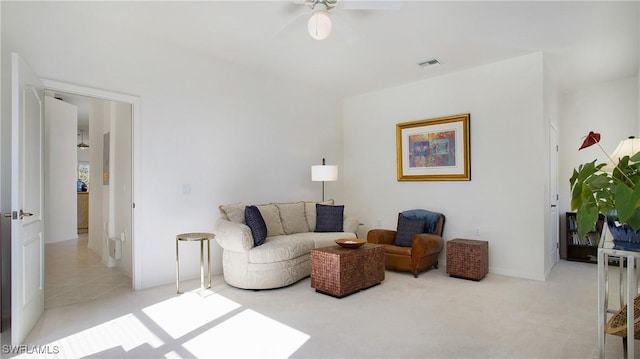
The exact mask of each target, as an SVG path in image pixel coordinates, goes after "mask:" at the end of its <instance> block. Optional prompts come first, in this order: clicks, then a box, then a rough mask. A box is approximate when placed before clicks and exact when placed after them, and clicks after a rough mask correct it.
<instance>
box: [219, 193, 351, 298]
mask: <svg viewBox="0 0 640 359" xmlns="http://www.w3.org/2000/svg"><path fill="white" fill-rule="evenodd" d="M321 204H327V205H333V200H329V201H325V202H321ZM256 206H257V207H258V209H259V210H260V214H261V215H262V217H263V219H264V221H265V224H266V226H267V238H266V240H265V241H264V243H263V244H261V245H259V246H255V245H254V241H253V236H252V232H251V229H250V228H249V227H248V226H247V225H246V224H245V223H244V209H245V207H246V205H245V204H243V203H236V204H230V205H222V206H220V207H219V209H220V219H219V220H218V222H217V223H216V228H215V234H216V237H215V239H216V242H217V243H218V244H219V245H220V246H221V247H222V249H223V252H222V270H223V276H224V280H225V281H226V282H227V283H228V284H229V285H232V286H234V287H238V288H244V289H269V288H279V287H284V286H287V285H290V284H292V283H295V282H297V281H299V280H301V279H303V278H305V277H308V276H309V275H310V274H311V263H310V252H311V250H312V249H314V248H321V247H328V246H332V245H336V243H335V240H336V239H339V238H356V237H357V235H356V233H357V230H358V226H359V223H358V221H357V220H356V219H355V218H353V217H349V216H344V217H343V223H342V225H343V230H344V232H314V230H315V228H316V202H290V203H268V204H262V205H256Z"/></svg>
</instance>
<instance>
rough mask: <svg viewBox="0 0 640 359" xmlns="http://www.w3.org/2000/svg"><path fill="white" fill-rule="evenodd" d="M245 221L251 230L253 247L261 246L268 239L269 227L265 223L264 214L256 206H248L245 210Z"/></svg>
mask: <svg viewBox="0 0 640 359" xmlns="http://www.w3.org/2000/svg"><path fill="white" fill-rule="evenodd" d="M244 221H245V223H246V224H247V226H249V228H251V234H252V235H253V245H255V246H259V245H261V244H262V243H264V240H265V239H267V225H266V224H265V223H264V219H263V218H262V214H260V210H259V209H258V207H256V206H246V207H245V209H244Z"/></svg>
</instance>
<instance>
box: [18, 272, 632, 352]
mask: <svg viewBox="0 0 640 359" xmlns="http://www.w3.org/2000/svg"><path fill="white" fill-rule="evenodd" d="M616 270H617V268H613V269H612V271H616ZM198 285H199V280H191V281H185V282H182V283H181V287H182V289H183V290H184V289H189V288H191V289H193V291H192V292H188V293H186V294H183V295H177V294H176V293H175V285H166V286H161V287H156V288H151V289H146V290H142V291H138V292H129V293H126V294H118V295H114V296H110V297H106V298H102V299H99V300H94V301H90V302H86V303H79V304H75V305H70V306H63V307H58V308H52V309H48V310H46V311H45V314H44V315H43V316H42V318H41V319H40V321H39V322H38V324H37V325H36V327H35V329H34V330H33V332H32V333H31V334H30V335H29V337H28V338H27V341H26V343H25V344H27V345H29V346H42V347H43V348H46V349H48V350H49V351H50V352H51V351H54V349H56V350H57V351H58V352H57V353H50V355H48V356H47V357H60V358H80V357H92V358H100V357H104V358H136V357H139V358H234V357H240V358H263V357H265V358H266V357H272V358H285V357H291V358H598V356H599V355H598V342H597V340H598V335H597V266H596V265H593V264H587V263H578V262H567V261H560V263H558V265H557V266H556V267H555V268H554V270H553V272H552V274H551V275H550V277H549V278H548V280H546V281H535V280H526V279H519V278H513V277H507V276H502V275H495V274H489V275H488V276H487V277H485V278H484V279H483V280H481V281H478V282H475V281H470V280H463V279H458V278H450V277H448V276H447V275H446V273H445V270H444V268H440V269H438V270H430V271H427V272H423V273H421V274H420V276H419V277H418V278H417V279H416V278H413V276H412V275H411V274H410V273H401V272H390V271H387V272H386V278H385V280H384V282H383V283H382V284H380V285H378V286H375V287H372V288H369V289H366V290H363V291H360V292H358V293H355V294H353V295H351V296H348V297H345V298H342V299H337V298H333V297H330V296H327V295H324V294H319V293H316V292H315V291H314V290H313V289H312V288H310V279H309V278H306V279H304V280H302V281H300V282H298V283H296V284H294V285H291V286H289V287H286V288H280V289H274V290H262V291H252V290H241V289H237V288H233V287H230V286H228V285H227V284H225V283H224V281H223V279H222V277H221V276H216V277H215V278H214V282H213V287H212V288H211V289H210V290H207V291H205V292H199V290H197V287H198ZM612 285H615V283H614V284H612ZM611 292H612V293H616V289H615V288H612V289H611ZM638 346H640V342H638V341H636V347H638ZM606 354H607V358H620V357H622V341H621V339H620V338H618V337H612V336H608V337H607V345H606ZM34 355H36V354H34V353H31V354H29V353H26V354H25V353H23V354H22V355H20V356H19V357H34ZM636 357H640V350H636Z"/></svg>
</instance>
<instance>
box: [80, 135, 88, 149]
mask: <svg viewBox="0 0 640 359" xmlns="http://www.w3.org/2000/svg"><path fill="white" fill-rule="evenodd" d="M80 136H82V137H81V140H80V143H79V144H78V148H79V149H81V150H86V149H87V148H89V145H88V144H86V143H84V131H80Z"/></svg>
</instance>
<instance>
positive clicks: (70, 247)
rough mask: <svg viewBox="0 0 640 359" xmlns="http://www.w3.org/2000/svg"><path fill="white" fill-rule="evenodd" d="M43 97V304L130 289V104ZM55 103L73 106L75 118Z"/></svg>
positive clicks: (53, 95) (55, 93)
mask: <svg viewBox="0 0 640 359" xmlns="http://www.w3.org/2000/svg"><path fill="white" fill-rule="evenodd" d="M46 94H47V96H46V101H45V124H47V126H45V127H46V130H45V145H46V147H45V152H46V153H51V154H52V155H50V156H48V157H49V158H47V156H45V163H47V165H46V166H45V167H46V168H51V170H50V171H49V172H48V174H47V172H46V171H45V179H46V184H48V185H49V186H47V185H45V199H46V198H47V197H48V198H50V200H49V201H48V205H47V206H46V210H47V212H48V213H49V216H47V217H48V218H51V219H52V222H53V223H52V224H51V225H50V226H49V228H50V229H51V231H48V232H47V233H48V234H49V235H48V236H47V237H46V246H45V247H46V248H45V253H46V268H45V271H46V280H45V308H51V307H55V306H61V305H68V304H73V303H78V302H81V301H85V300H92V299H97V298H99V297H101V296H104V295H111V294H113V293H118V292H122V291H130V290H131V289H132V287H133V280H132V278H133V245H132V242H133V231H132V226H133V218H132V217H133V216H132V203H133V199H132V194H133V191H132V188H133V170H132V123H133V122H132V104H129V103H122V102H118V101H110V100H105V99H100V98H95V97H90V96H83V95H78V94H73V93H67V92H64V91H53V90H47V91H46ZM59 108H62V109H63V110H64V108H71V109H73V108H75V115H74V111H67V112H70V114H65V113H64V111H62V112H60V111H58V110H57V109H59ZM63 116H67V117H68V118H64V117H63ZM62 132H66V133H62ZM69 138H73V142H71V143H70V142H69ZM65 151H66V152H65ZM65 153H66V154H68V156H65V155H64V154H65ZM56 154H62V155H58V156H56ZM60 168H65V170H64V171H61V170H60ZM67 169H68V170H67ZM61 172H64V173H61ZM60 178H64V180H63V181H61V180H60ZM56 186H58V187H57V188H56ZM69 189H72V191H73V193H71V194H69V193H67V191H69ZM61 223H63V224H64V223H66V224H67V226H66V228H60V227H61V225H60V224H61ZM71 233H72V234H71Z"/></svg>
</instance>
